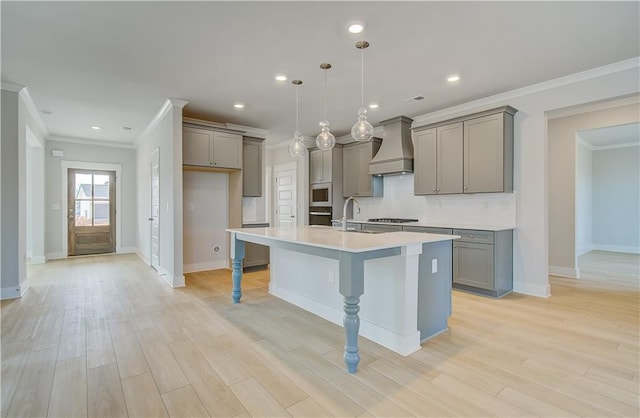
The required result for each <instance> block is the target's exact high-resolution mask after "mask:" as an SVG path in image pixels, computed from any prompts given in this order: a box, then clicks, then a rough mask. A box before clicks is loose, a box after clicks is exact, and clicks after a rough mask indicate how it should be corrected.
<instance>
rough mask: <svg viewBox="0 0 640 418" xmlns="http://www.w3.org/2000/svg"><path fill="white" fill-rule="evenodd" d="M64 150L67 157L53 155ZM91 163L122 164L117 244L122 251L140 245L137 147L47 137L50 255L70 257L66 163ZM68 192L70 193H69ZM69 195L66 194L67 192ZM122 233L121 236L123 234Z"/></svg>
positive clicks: (97, 165)
mask: <svg viewBox="0 0 640 418" xmlns="http://www.w3.org/2000/svg"><path fill="white" fill-rule="evenodd" d="M54 149H55V150H61V151H63V152H64V157H62V158H59V157H53V156H52V155H51V150H54ZM79 163H87V164H88V165H87V167H90V166H91V164H96V167H97V168H100V167H99V165H100V164H113V165H120V167H121V173H120V176H121V178H119V179H116V182H117V187H120V190H121V195H120V196H119V199H120V203H119V205H120V210H121V213H120V216H119V219H120V222H121V223H122V225H120V227H119V228H118V227H117V225H116V227H117V231H118V232H116V242H117V248H118V251H120V252H133V251H135V246H136V235H135V231H136V219H135V214H136V158H135V150H134V149H133V148H120V147H107V146H100V145H92V144H91V145H89V144H82V143H75V142H63V141H55V140H47V144H46V152H45V166H46V237H47V240H46V251H47V258H60V257H66V255H67V248H65V245H64V243H65V242H66V234H67V231H66V228H65V226H64V222H63V218H62V217H63V214H62V213H61V210H62V208H64V207H65V206H66V205H65V202H63V201H62V199H63V193H64V192H63V191H64V190H66V189H67V185H66V184H64V183H65V179H64V178H65V176H64V175H63V169H64V168H63V165H64V166H66V165H74V164H79ZM65 194H66V193H65ZM65 198H66V196H65ZM120 235H121V236H120Z"/></svg>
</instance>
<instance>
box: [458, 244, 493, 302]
mask: <svg viewBox="0 0 640 418" xmlns="http://www.w3.org/2000/svg"><path fill="white" fill-rule="evenodd" d="M453 282H454V283H458V284H463V285H467V286H473V287H477V288H480V289H487V290H494V281H493V245H490V244H476V243H472V242H454V244H453Z"/></svg>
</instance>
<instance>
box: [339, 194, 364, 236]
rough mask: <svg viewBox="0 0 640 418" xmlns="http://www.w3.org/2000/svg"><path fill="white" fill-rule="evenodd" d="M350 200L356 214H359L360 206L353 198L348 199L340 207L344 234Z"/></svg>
mask: <svg viewBox="0 0 640 418" xmlns="http://www.w3.org/2000/svg"><path fill="white" fill-rule="evenodd" d="M350 200H353V206H354V209H355V208H357V210H358V212H356V213H360V204H358V201H357V200H356V198H355V197H353V196H350V197H348V198H347V200H345V201H344V206H343V207H342V231H344V232H347V206H349V201H350Z"/></svg>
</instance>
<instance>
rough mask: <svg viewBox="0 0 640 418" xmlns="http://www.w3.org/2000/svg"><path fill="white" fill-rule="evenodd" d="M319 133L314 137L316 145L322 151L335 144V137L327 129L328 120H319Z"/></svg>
mask: <svg viewBox="0 0 640 418" xmlns="http://www.w3.org/2000/svg"><path fill="white" fill-rule="evenodd" d="M320 126H321V127H322V128H321V129H320V133H319V134H318V136H317V137H316V146H317V147H318V148H320V149H321V150H323V151H327V150H330V149H331V148H333V147H334V146H335V145H336V137H335V136H334V135H333V134H332V133H331V131H330V130H329V121H327V120H323V121H322V122H320Z"/></svg>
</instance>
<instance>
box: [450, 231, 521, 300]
mask: <svg viewBox="0 0 640 418" xmlns="http://www.w3.org/2000/svg"><path fill="white" fill-rule="evenodd" d="M453 234H454V235H460V237H461V238H460V239H459V240H456V241H454V243H453V285H454V287H456V288H458V289H462V290H469V291H472V292H475V293H481V294H483V295H487V296H497V297H499V296H503V295H505V294H507V293H509V292H511V291H512V290H513V231H511V230H507V231H495V232H493V231H478V230H469V229H454V230H453Z"/></svg>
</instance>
